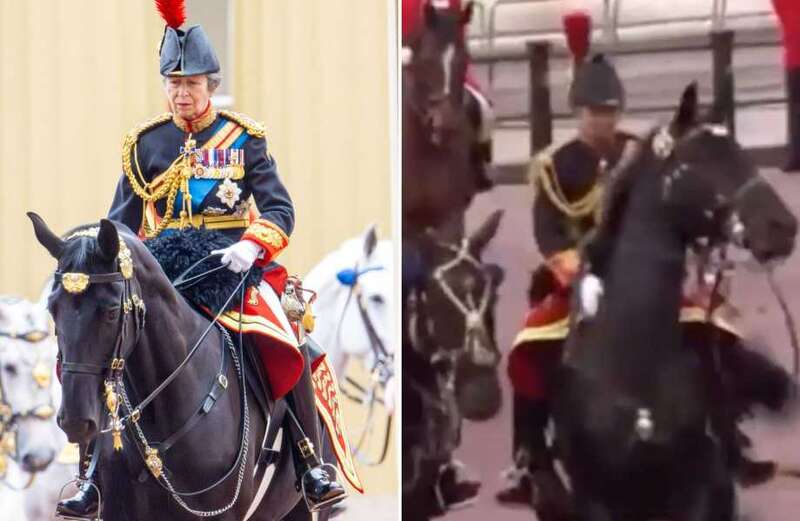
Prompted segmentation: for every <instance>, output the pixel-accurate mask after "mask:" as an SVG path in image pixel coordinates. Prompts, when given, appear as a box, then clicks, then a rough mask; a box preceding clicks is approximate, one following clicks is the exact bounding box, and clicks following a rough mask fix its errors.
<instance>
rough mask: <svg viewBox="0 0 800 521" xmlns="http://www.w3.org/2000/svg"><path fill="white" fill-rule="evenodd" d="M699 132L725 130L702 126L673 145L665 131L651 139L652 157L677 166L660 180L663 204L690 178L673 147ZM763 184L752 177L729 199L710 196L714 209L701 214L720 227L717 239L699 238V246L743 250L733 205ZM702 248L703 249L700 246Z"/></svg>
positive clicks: (723, 132)
mask: <svg viewBox="0 0 800 521" xmlns="http://www.w3.org/2000/svg"><path fill="white" fill-rule="evenodd" d="M702 132H710V133H711V134H714V135H716V136H726V135H728V129H727V127H725V126H724V125H715V124H704V125H700V126H699V127H698V128H696V129H694V130H692V131H691V132H689V133H688V134H687V135H686V136H682V137H681V138H679V139H678V141H677V142H676V141H675V138H674V137H673V136H672V134H671V133H670V132H669V129H668V128H667V127H662V128H660V129H659V130H658V131H657V132H656V134H655V135H654V137H653V142H652V147H653V152H654V153H655V155H656V157H658V158H659V159H661V160H663V161H664V163H665V164H667V163H669V162H670V161H671V160H675V162H676V163H677V164H676V165H675V166H674V167H673V168H672V169H671V170H670V172H669V173H667V174H666V175H665V176H664V177H663V187H662V199H663V200H664V201H665V202H667V201H669V199H670V198H671V197H672V194H673V191H674V186H675V185H676V184H677V183H679V182H681V180H682V179H684V178H685V177H686V176H687V175H691V173H690V172H691V166H690V165H689V164H688V163H686V162H683V161H680V160H679V158H678V157H677V156H676V155H675V149H676V146H677V143H679V142H680V141H687V140H690V139H692V138H694V137H696V136H697V135H698V134H700V133H702ZM765 183H766V181H765V180H764V178H763V177H762V176H760V175H754V176H753V177H751V178H750V179H748V180H747V181H745V182H744V183H743V184H742V185H741V186H739V187H738V188H737V189H736V190H735V191H734V193H733V194H732V195H731V196H725V195H723V194H721V193H718V192H716V191H715V192H714V198H715V201H714V205H713V206H711V207H709V208H706V209H704V210H703V213H704V216H705V217H706V219H708V220H709V221H711V222H718V223H720V224H721V226H720V229H721V230H722V233H721V236H718V237H708V238H703V239H701V240H700V242H710V243H712V244H718V245H719V244H722V245H724V244H727V243H733V244H735V245H736V246H739V247H742V248H743V247H744V246H745V244H744V231H745V229H744V225H743V224H742V221H741V219H740V217H739V215H738V213H737V212H736V210H735V207H736V204H737V203H738V202H739V201H741V200H742V199H743V198H744V197H745V196H746V195H747V194H748V193H749V192H750V191H751V190H753V189H754V188H756V187H758V186H760V185H763V184H765ZM704 246H705V245H704Z"/></svg>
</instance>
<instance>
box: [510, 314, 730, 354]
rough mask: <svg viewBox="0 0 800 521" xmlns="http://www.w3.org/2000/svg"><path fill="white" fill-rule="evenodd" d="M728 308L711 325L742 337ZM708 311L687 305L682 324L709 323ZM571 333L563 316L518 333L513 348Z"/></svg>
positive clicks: (567, 319)
mask: <svg viewBox="0 0 800 521" xmlns="http://www.w3.org/2000/svg"><path fill="white" fill-rule="evenodd" d="M728 313H729V312H728V310H726V309H718V310H716V311H715V312H714V313H712V315H711V325H713V326H715V327H718V328H719V329H721V330H723V331H725V332H727V333H730V334H732V335H734V336H737V337H740V336H741V334H740V332H739V331H738V330H737V329H736V327H735V326H734V325H733V324H732V323H731V321H730V320H729V318H727V317H725V315H726V314H728ZM707 315H708V313H707V311H706V310H705V309H703V308H701V307H698V306H685V307H682V308H681V315H680V322H681V323H682V324H686V323H689V324H703V323H707V320H706V319H707ZM568 334H569V318H563V319H561V320H559V321H557V322H553V323H552V324H547V325H544V326H536V327H526V328H524V329H523V330H522V331H520V332H519V333H517V336H516V338H514V342H513V343H512V344H511V346H512V349H513V348H515V347H517V346H519V345H521V344H524V343H526V342H545V341H548V340H564V339H565V338H567V335H568Z"/></svg>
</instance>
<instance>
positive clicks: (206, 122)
mask: <svg viewBox="0 0 800 521" xmlns="http://www.w3.org/2000/svg"><path fill="white" fill-rule="evenodd" d="M215 119H217V111H216V109H215V108H214V107H213V106H212V105H211V100H209V101H208V106H206V109H205V110H204V111H203V113H202V114H200V115H199V116H197V117H196V118H194V119H193V120H191V121H190V120H186V119H183V118H182V117H180V116H179V115H178V114H175V113H173V114H172V122H173V123H175V126H177V127H178V128H179V129H181V130H183V131H184V132H186V133H193V134H196V133H198V132H202V131H203V130H205V129H207V128H208V127H209V126H211V124H212V123H213V122H214V120H215Z"/></svg>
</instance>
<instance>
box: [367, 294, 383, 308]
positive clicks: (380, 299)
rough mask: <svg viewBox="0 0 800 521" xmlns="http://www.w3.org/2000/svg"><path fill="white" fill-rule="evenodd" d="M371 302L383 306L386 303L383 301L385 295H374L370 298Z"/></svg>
mask: <svg viewBox="0 0 800 521" xmlns="http://www.w3.org/2000/svg"><path fill="white" fill-rule="evenodd" d="M369 301H370V302H372V303H373V304H375V305H378V306H382V305H383V304H384V303H385V302H386V301H385V300H384V299H383V295H372V296H371V297H370V298H369Z"/></svg>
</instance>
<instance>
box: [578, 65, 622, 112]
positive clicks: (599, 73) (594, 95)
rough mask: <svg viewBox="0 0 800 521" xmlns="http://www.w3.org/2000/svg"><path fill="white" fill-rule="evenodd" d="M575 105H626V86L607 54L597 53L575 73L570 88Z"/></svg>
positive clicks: (614, 106)
mask: <svg viewBox="0 0 800 521" xmlns="http://www.w3.org/2000/svg"><path fill="white" fill-rule="evenodd" d="M570 102H571V103H572V106H574V107H609V108H619V109H620V110H621V109H623V108H624V107H625V88H624V87H623V86H622V81H620V79H619V76H618V75H617V70H616V69H615V68H614V66H613V65H612V64H611V63H609V62H608V61H606V58H605V56H603V55H602V54H596V55H595V56H594V57H593V58H592V59H591V60H589V61H588V62H586V63H584V64H583V65H581V66H580V68H578V70H577V71H576V73H575V81H574V82H573V83H572V88H571V90H570Z"/></svg>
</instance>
